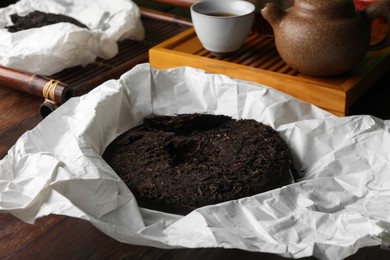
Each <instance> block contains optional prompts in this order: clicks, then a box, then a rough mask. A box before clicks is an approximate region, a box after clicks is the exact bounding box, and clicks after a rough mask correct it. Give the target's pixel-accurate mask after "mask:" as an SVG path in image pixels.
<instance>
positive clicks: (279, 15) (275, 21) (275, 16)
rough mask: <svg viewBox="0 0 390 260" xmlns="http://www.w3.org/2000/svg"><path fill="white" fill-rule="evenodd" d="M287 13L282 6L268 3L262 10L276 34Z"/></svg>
mask: <svg viewBox="0 0 390 260" xmlns="http://www.w3.org/2000/svg"><path fill="white" fill-rule="evenodd" d="M286 13H287V12H286V11H284V10H283V9H282V8H280V6H278V5H277V4H274V3H266V4H264V5H263V7H262V8H261V15H262V16H263V17H264V19H265V20H266V21H267V22H269V23H270V25H271V26H272V29H273V30H274V32H275V31H276V30H277V29H278V27H279V24H280V22H281V21H282V20H283V17H284V16H285V15H286Z"/></svg>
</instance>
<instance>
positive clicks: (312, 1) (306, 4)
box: [294, 0, 355, 14]
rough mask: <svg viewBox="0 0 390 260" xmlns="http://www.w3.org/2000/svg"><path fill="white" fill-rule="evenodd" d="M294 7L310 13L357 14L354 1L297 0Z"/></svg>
mask: <svg viewBox="0 0 390 260" xmlns="http://www.w3.org/2000/svg"><path fill="white" fill-rule="evenodd" d="M294 7H296V8H299V9H301V10H304V11H307V12H310V13H321V12H333V13H334V14H336V13H337V14H338V13H340V12H348V11H353V12H355V5H354V2H353V1H352V0H295V1H294Z"/></svg>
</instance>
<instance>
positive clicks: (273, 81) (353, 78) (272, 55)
mask: <svg viewBox="0 0 390 260" xmlns="http://www.w3.org/2000/svg"><path fill="white" fill-rule="evenodd" d="M149 62H150V64H151V65H152V66H154V67H156V68H158V69H167V68H173V67H179V66H191V67H195V68H200V69H204V70H206V71H208V72H211V73H221V74H225V75H228V76H231V77H234V78H237V79H242V80H249V81H253V82H257V83H261V84H264V85H267V86H270V87H273V88H275V89H278V90H280V91H283V92H285V93H287V94H289V95H292V96H294V97H296V98H299V99H301V100H303V101H306V102H309V103H312V104H314V105H316V106H319V107H321V108H323V109H325V110H327V111H329V112H331V113H333V114H335V115H339V116H344V115H348V110H349V108H350V106H351V105H352V104H353V103H354V102H355V101H356V100H358V99H359V98H360V97H361V96H362V95H363V94H364V93H365V92H366V91H367V90H368V89H370V87H372V86H373V85H374V83H375V82H376V81H377V80H378V79H379V78H380V77H381V76H383V75H384V74H385V73H386V72H387V71H388V70H389V68H390V49H389V48H387V49H385V50H382V51H377V52H369V53H368V54H367V55H366V57H365V59H364V60H363V61H362V62H361V63H360V64H358V65H357V66H356V68H355V69H353V70H352V71H351V72H350V73H348V74H346V75H343V76H339V77H333V78H315V77H309V76H305V75H303V74H300V73H298V72H297V71H295V70H293V69H292V68H291V67H289V66H287V65H286V64H285V63H284V62H283V61H282V59H281V58H280V56H279V55H278V52H277V50H276V48H275V44H274V39H273V37H272V36H265V35H260V34H251V35H250V36H249V37H248V39H247V40H246V42H245V44H244V46H243V47H242V48H241V49H240V50H239V51H237V52H236V53H235V54H233V55H231V56H229V57H225V58H219V57H214V56H213V55H211V53H210V52H209V51H207V50H205V49H204V48H203V47H202V45H201V43H200V41H199V39H198V38H197V36H196V34H195V31H194V29H193V28H190V29H187V30H185V31H184V32H182V33H180V34H178V35H176V36H175V37H173V38H170V39H168V40H166V41H164V42H162V43H160V44H158V45H156V46H155V47H153V48H151V49H150V50H149Z"/></svg>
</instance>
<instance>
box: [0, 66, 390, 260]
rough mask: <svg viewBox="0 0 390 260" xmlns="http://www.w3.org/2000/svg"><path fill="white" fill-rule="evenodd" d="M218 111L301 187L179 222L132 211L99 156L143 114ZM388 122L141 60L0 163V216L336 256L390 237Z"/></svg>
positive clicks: (60, 113) (167, 244)
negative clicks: (273, 152) (67, 220)
mask: <svg viewBox="0 0 390 260" xmlns="http://www.w3.org/2000/svg"><path fill="white" fill-rule="evenodd" d="M194 112H197V113H210V114H225V115H229V116H232V117H234V118H237V119H238V118H253V119H256V120H258V121H261V122H264V123H266V124H269V125H271V126H272V127H274V128H275V129H276V130H277V131H278V132H279V134H280V135H281V136H282V137H283V138H284V139H285V140H286V141H287V143H288V144H289V146H290V148H291V151H292V154H293V158H294V164H295V167H296V168H297V170H298V171H299V172H300V174H301V176H302V179H301V181H299V182H297V183H294V184H291V185H288V186H285V187H282V188H279V189H275V190H272V191H269V192H266V193H262V194H258V195H256V196H252V197H247V198H243V199H240V200H236V201H229V202H226V203H222V204H217V205H211V206H206V207H203V208H199V209H197V210H195V211H193V212H191V213H190V214H188V215H186V216H180V215H173V214H165V213H161V212H156V211H152V210H146V209H142V208H139V207H138V206H137V203H136V200H135V199H134V197H133V195H132V194H131V192H130V191H129V190H128V188H127V187H126V185H125V184H124V183H123V182H122V181H121V180H120V179H119V177H118V176H117V175H116V174H115V172H113V170H112V169H111V168H110V167H109V166H108V165H107V164H106V163H105V162H104V161H103V160H102V158H101V154H102V153H103V151H104V149H105V147H106V146H107V145H108V144H109V143H110V142H111V141H112V140H113V139H114V138H115V137H116V136H118V135H119V134H120V133H122V132H124V131H125V130H127V129H129V128H130V127H133V126H135V125H137V124H140V123H141V122H142V119H143V118H144V117H145V116H147V115H150V114H164V115H173V114H179V113H194ZM389 126H390V122H389V121H383V120H380V119H378V118H375V117H371V116H351V117H336V116H333V115H331V114H330V113H327V112H325V111H323V110H321V109H319V108H317V107H315V106H312V105H310V104H307V103H304V102H301V101H299V100H297V99H295V98H293V97H290V96H288V95H285V94H283V93H281V92H278V91H276V90H274V89H271V88H267V87H264V86H262V85H258V84H255V83H250V82H245V81H238V80H234V79H231V78H229V77H226V76H223V75H213V74H208V73H205V72H204V71H202V70H196V69H192V68H186V67H183V68H177V69H170V70H165V71H160V70H155V69H153V68H151V67H150V66H149V65H148V64H142V65H139V66H137V67H135V68H134V69H132V70H131V71H129V72H128V73H126V74H124V75H123V76H122V77H121V78H120V79H119V80H117V81H115V80H112V81H108V82H106V83H104V84H102V85H101V86H100V87H98V88H96V89H95V90H93V91H91V92H90V93H89V94H87V95H84V96H82V97H76V98H72V99H71V100H69V101H68V102H66V103H65V104H64V105H62V106H61V107H60V108H59V109H57V110H56V111H54V112H53V113H52V114H50V115H49V116H48V117H47V118H46V119H44V120H43V121H42V122H41V123H40V124H39V125H38V126H37V127H35V128H34V129H32V130H31V131H28V132H26V133H25V134H24V135H23V136H21V137H20V139H19V140H18V141H17V142H16V144H15V145H14V146H13V147H12V148H11V149H10V150H9V153H8V154H7V156H6V157H5V158H4V159H3V160H1V161H0V212H10V213H12V214H13V215H15V216H17V217H19V218H20V219H22V220H24V221H26V222H34V221H35V219H37V218H39V217H41V216H44V215H47V214H63V215H68V216H73V217H77V218H82V219H86V220H88V221H90V222H91V223H92V224H93V225H95V226H96V227H97V228H99V229H100V230H102V231H103V232H105V233H106V234H107V235H109V236H111V237H113V238H115V239H117V240H119V241H122V242H126V243H132V244H139V245H148V246H155V247H161V248H175V247H189V248H195V247H225V248H240V249H244V250H250V251H261V252H270V253H275V254H279V255H282V256H286V257H294V258H299V257H304V256H310V255H313V256H315V257H318V258H321V259H341V258H344V257H346V256H348V255H351V254H353V253H354V252H356V251H357V250H358V249H359V248H360V247H365V246H372V245H380V244H381V243H382V239H385V238H386V234H387V236H388V232H389V231H390V214H389V212H390V163H389V162H390V150H389V149H388V147H390V131H389Z"/></svg>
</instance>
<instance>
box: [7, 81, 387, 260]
mask: <svg viewBox="0 0 390 260" xmlns="http://www.w3.org/2000/svg"><path fill="white" fill-rule="evenodd" d="M42 101H43V100H42V99H41V98H38V97H33V96H30V95H28V94H25V93H21V92H18V91H16V90H13V89H9V88H6V87H4V86H0V159H1V158H3V157H4V156H5V155H6V153H7V151H8V150H9V148H10V147H11V146H12V145H13V144H14V143H15V142H16V140H17V139H18V138H19V137H20V136H21V135H22V134H23V133H24V132H26V131H27V130H29V129H32V128H33V127H35V126H36V125H37V124H38V123H39V122H40V121H41V120H42V119H41V117H40V115H39V113H38V111H39V106H40V105H41V103H42ZM351 113H352V114H371V115H374V116H378V117H380V118H383V119H390V75H389V74H387V75H385V76H384V77H383V78H382V79H381V80H380V81H379V82H378V83H377V84H376V86H375V87H374V88H372V89H371V90H370V91H369V92H368V93H367V94H366V95H365V96H364V97H363V99H362V100H360V101H358V102H357V103H356V104H355V105H353V106H352V108H351ZM3 258H12V259H26V258H29V259H56V258H59V259H69V258H72V259H86V258H88V259H89V258H92V259H240V258H241V259H285V258H283V257H280V256H277V255H272V254H264V253H253V252H247V251H242V250H234V249H229V250H228V249H175V250H163V249H157V248H151V247H145V246H135V245H129V244H123V243H120V242H118V241H116V240H114V239H112V238H110V237H108V236H107V235H105V234H103V233H102V232H100V231H99V230H97V229H96V228H95V227H93V226H92V225H91V224H90V223H89V222H86V221H83V220H79V219H75V218H70V217H65V216H55V215H51V216H47V217H44V218H41V219H39V220H38V221H37V222H36V223H35V224H33V225H30V224H26V223H24V222H22V221H20V220H19V219H17V218H15V217H14V216H12V215H10V214H0V259H3ZM307 259H313V258H307ZM348 259H390V251H386V250H383V249H380V248H379V247H368V248H363V249H360V250H359V251H358V253H356V254H355V255H353V256H351V257H349V258H348Z"/></svg>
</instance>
